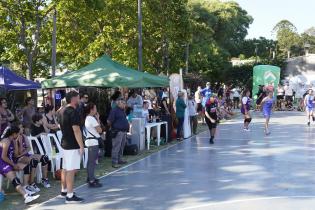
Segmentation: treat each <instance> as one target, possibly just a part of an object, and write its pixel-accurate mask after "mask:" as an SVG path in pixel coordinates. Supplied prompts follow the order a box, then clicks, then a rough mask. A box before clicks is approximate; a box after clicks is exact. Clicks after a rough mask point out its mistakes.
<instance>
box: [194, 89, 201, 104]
mask: <svg viewBox="0 0 315 210" xmlns="http://www.w3.org/2000/svg"><path fill="white" fill-rule="evenodd" d="M195 101H196V103H198V104H201V101H202V96H201V94H200V91H199V90H197V91H196V92H195Z"/></svg>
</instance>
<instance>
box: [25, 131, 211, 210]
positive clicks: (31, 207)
mask: <svg viewBox="0 0 315 210" xmlns="http://www.w3.org/2000/svg"><path fill="white" fill-rule="evenodd" d="M205 132H207V131H203V132H201V133H199V134H198V135H200V134H202V133H205ZM191 138H197V136H196V135H195V136H192V137H189V138H187V139H184V141H181V142H177V143H176V144H174V145H171V146H169V147H166V148H164V149H162V150H159V151H157V152H155V153H152V154H150V155H148V156H146V157H144V158H141V159H139V160H137V161H136V162H133V163H130V164H128V165H126V166H123V167H121V168H119V169H117V170H114V171H112V172H109V173H108V174H105V175H103V176H101V177H99V178H98V179H103V178H105V177H107V176H110V175H112V174H114V173H117V172H119V171H122V170H124V169H126V168H128V167H130V166H132V165H134V164H136V163H138V162H141V161H143V160H145V159H147V158H150V157H151V156H153V155H157V154H159V153H161V152H163V151H165V150H168V149H171V148H173V147H175V146H177V145H180V144H183V143H185V142H187V141H190V140H191ZM86 185H87V183H85V184H82V185H80V186H78V187H76V188H74V190H73V191H76V190H79V189H81V188H82V187H84V186H86ZM58 197H59V195H57V196H55V197H53V198H50V199H48V200H47V201H44V202H42V203H38V204H34V206H30V208H27V209H29V210H31V209H35V208H38V207H41V206H43V205H44V204H46V203H48V202H50V201H52V200H55V199H57V198H58ZM65 205H66V204H65Z"/></svg>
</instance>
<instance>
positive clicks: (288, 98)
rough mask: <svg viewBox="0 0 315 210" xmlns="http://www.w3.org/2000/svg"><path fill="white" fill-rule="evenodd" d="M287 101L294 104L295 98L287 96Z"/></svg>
mask: <svg viewBox="0 0 315 210" xmlns="http://www.w3.org/2000/svg"><path fill="white" fill-rule="evenodd" d="M285 100H286V101H290V102H292V101H293V96H285Z"/></svg>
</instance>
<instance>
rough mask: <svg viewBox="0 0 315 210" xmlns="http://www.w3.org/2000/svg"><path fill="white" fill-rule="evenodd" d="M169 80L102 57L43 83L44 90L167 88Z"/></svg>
mask: <svg viewBox="0 0 315 210" xmlns="http://www.w3.org/2000/svg"><path fill="white" fill-rule="evenodd" d="M168 85H169V79H168V78H166V77H159V76H155V75H152V74H149V73H143V72H139V71H136V70H133V69H131V68H128V67H126V66H124V65H122V64H119V63H117V62H115V61H113V60H112V59H110V58H109V57H108V56H105V55H104V56H102V57H100V58H98V59H97V60H95V61H94V62H93V63H91V64H89V65H87V66H85V67H83V68H81V69H79V70H77V71H74V72H71V73H68V74H64V75H61V76H58V77H54V78H52V79H48V80H45V81H43V82H42V88H44V89H51V88H66V87H129V88H145V87H167V86H168Z"/></svg>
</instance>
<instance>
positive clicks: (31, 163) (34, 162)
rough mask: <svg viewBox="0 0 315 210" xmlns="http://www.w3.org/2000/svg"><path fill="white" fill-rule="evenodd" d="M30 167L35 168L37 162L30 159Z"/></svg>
mask: <svg viewBox="0 0 315 210" xmlns="http://www.w3.org/2000/svg"><path fill="white" fill-rule="evenodd" d="M30 165H31V167H32V168H36V167H37V165H38V160H36V159H32V160H31V162H30Z"/></svg>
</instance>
